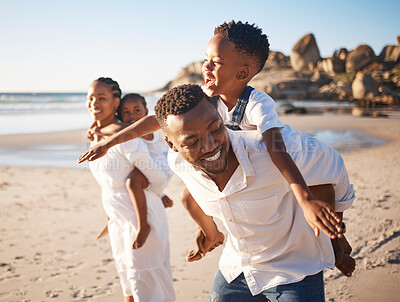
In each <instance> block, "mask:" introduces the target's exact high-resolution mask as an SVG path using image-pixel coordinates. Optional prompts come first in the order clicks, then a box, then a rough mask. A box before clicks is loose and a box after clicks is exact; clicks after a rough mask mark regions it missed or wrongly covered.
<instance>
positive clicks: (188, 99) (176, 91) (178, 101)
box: [154, 84, 210, 127]
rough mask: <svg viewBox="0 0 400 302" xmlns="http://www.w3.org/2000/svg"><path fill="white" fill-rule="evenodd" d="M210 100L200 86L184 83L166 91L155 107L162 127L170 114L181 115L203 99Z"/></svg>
mask: <svg viewBox="0 0 400 302" xmlns="http://www.w3.org/2000/svg"><path fill="white" fill-rule="evenodd" d="M204 98H205V99H207V100H208V101H210V99H209V97H208V96H207V95H206V94H205V93H204V92H203V90H202V89H201V87H200V86H198V85H194V84H184V85H180V86H177V87H174V88H172V89H171V90H169V91H168V92H167V93H165V94H164V95H163V96H162V97H161V98H160V99H159V100H158V101H157V104H156V106H155V107H154V111H155V113H156V118H157V121H158V123H159V124H160V126H161V127H163V126H165V125H166V119H167V116H168V115H180V114H183V113H186V112H188V111H189V110H191V109H192V108H194V107H195V106H196V105H197V104H198V103H200V102H201V101H202V100H203V99H204Z"/></svg>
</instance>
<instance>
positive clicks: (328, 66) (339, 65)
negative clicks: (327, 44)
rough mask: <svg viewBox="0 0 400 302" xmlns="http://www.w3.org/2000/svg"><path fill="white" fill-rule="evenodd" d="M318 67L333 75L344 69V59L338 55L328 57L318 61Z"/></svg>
mask: <svg viewBox="0 0 400 302" xmlns="http://www.w3.org/2000/svg"><path fill="white" fill-rule="evenodd" d="M318 68H319V69H321V70H323V71H324V72H325V73H327V74H328V75H331V76H334V75H336V74H338V73H342V72H344V71H345V61H344V60H342V59H340V58H339V57H330V58H327V59H324V60H322V61H319V62H318Z"/></svg>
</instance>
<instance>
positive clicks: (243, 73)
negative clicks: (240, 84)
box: [236, 65, 251, 81]
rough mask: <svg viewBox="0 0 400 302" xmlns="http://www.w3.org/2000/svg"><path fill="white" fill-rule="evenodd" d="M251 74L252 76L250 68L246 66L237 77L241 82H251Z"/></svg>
mask: <svg viewBox="0 0 400 302" xmlns="http://www.w3.org/2000/svg"><path fill="white" fill-rule="evenodd" d="M250 74H251V70H250V66H249V65H244V66H243V67H242V69H240V70H239V72H238V73H237V75H236V77H237V79H238V80H241V81H243V80H250V79H249V77H250Z"/></svg>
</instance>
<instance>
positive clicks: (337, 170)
mask: <svg viewBox="0 0 400 302" xmlns="http://www.w3.org/2000/svg"><path fill="white" fill-rule="evenodd" d="M282 133H283V137H284V140H285V145H286V148H287V151H288V153H289V154H290V155H291V156H292V158H293V160H294V162H295V163H296V164H297V166H298V168H299V170H300V172H301V173H302V175H303V177H304V180H305V181H306V183H307V185H308V186H313V185H320V184H328V183H330V184H332V185H333V186H334V189H335V211H336V212H343V211H344V210H346V209H348V208H349V207H350V206H351V205H352V204H353V201H354V198H355V195H354V190H353V185H352V184H350V182H349V177H348V174H347V170H346V167H345V165H344V161H343V158H342V157H341V156H340V154H339V153H338V152H337V151H336V150H334V149H333V148H331V147H329V146H327V145H326V144H323V143H321V142H320V141H318V140H317V139H315V138H312V137H308V136H300V138H299V137H296V136H295V135H293V133H292V135H291V136H290V135H289V136H288V135H287V133H286V132H285V131H283V132H282Z"/></svg>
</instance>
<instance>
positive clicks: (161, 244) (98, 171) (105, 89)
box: [87, 78, 175, 302]
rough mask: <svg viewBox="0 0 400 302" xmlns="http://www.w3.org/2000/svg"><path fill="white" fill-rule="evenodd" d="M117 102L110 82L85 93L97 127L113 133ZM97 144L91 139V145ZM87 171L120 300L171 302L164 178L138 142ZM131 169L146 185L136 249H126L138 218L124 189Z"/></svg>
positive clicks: (100, 82)
mask: <svg viewBox="0 0 400 302" xmlns="http://www.w3.org/2000/svg"><path fill="white" fill-rule="evenodd" d="M120 98H121V90H120V88H119V85H118V83H117V82H115V81H113V80H112V79H110V78H99V79H97V80H95V81H94V82H93V83H92V85H91V86H90V87H89V90H88V95H87V107H88V110H89V113H90V115H91V116H92V118H93V120H94V122H95V123H96V125H97V127H99V128H100V129H101V128H105V127H107V128H108V129H110V128H114V129H115V131H118V130H119V129H120V128H121V125H120V123H119V122H118V120H117V118H116V115H115V112H116V110H117V108H118V105H119V102H120ZM101 139H102V137H99V136H97V135H94V136H93V141H92V143H97V142H99V141H100V140H101ZM89 167H90V170H91V172H92V174H93V175H94V177H95V178H96V180H97V182H98V183H99V184H100V186H101V188H102V201H103V207H104V210H105V212H106V214H107V216H108V218H109V221H108V233H109V237H110V242H111V247H112V253H113V257H114V260H115V265H116V268H117V272H118V274H119V277H120V282H121V286H122V290H123V294H124V297H125V301H126V302H132V301H135V302H149V301H154V302H158V301H174V300H175V294H174V290H173V286H172V282H173V281H172V271H171V266H170V262H169V241H168V224H167V218H166V215H165V210H164V206H163V204H162V202H161V200H160V197H159V196H160V195H161V193H162V192H161V191H162V188H164V186H165V181H166V175H164V174H163V173H162V172H161V171H157V170H156V169H154V167H155V164H154V162H153V160H152V158H151V157H150V154H149V152H148V150H147V148H146V146H145V144H144V143H143V142H142V141H141V140H140V139H135V140H131V141H128V142H126V143H123V144H121V145H118V146H114V147H112V148H111V149H110V152H109V153H107V155H106V156H104V157H102V158H100V159H99V160H96V161H92V162H90V163H89ZM135 167H136V168H138V169H139V170H140V171H141V172H142V173H143V174H144V175H145V176H146V178H147V179H148V181H149V187H148V188H147V189H146V190H145V196H146V202H147V220H148V224H149V225H150V229H151V231H150V233H149V236H148V238H147V240H146V242H145V244H144V245H143V246H142V247H140V248H138V249H132V244H133V241H134V239H135V237H136V235H137V225H138V218H137V214H136V211H135V208H134V206H133V204H132V200H131V198H130V196H129V192H128V190H127V188H126V184H125V183H126V179H127V177H128V176H129V174H130V173H131V171H132V170H133V169H134V168H135ZM160 190H161V191H160Z"/></svg>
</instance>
